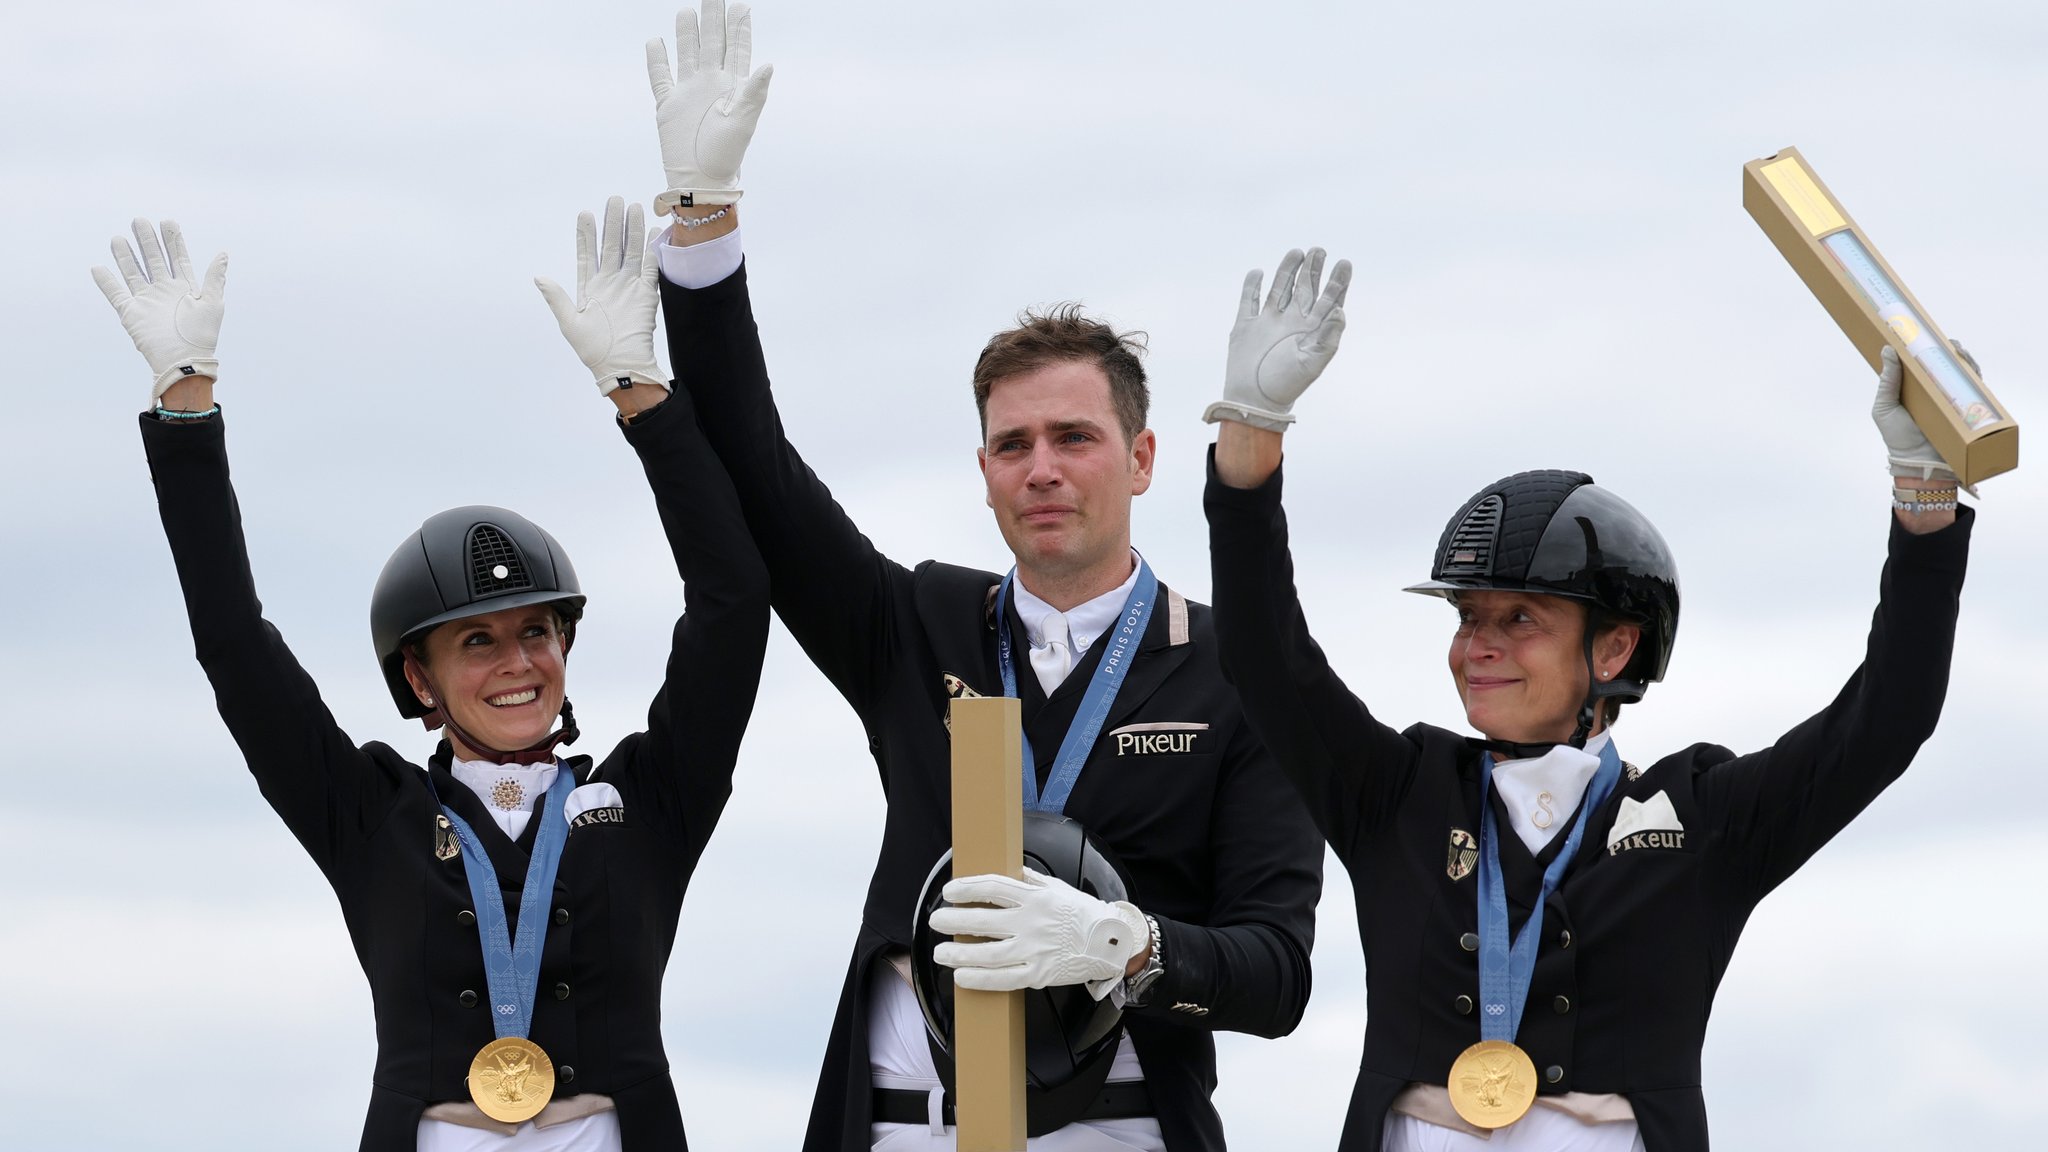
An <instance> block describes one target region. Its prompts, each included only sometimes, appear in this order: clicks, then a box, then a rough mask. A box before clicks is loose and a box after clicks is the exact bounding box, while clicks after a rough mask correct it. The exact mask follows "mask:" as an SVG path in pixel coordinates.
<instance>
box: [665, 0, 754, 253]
mask: <svg viewBox="0 0 2048 1152" xmlns="http://www.w3.org/2000/svg"><path fill="white" fill-rule="evenodd" d="M702 3H703V18H702V19H701V20H700V19H699V18H698V14H697V13H695V12H692V11H690V10H689V9H687V8H685V9H683V10H682V11H680V12H678V13H676V66H675V71H674V72H670V71H669V66H668V46H667V45H665V44H663V43H662V42H661V41H660V40H658V39H657V40H649V41H648V42H647V80H648V83H649V84H651V85H653V87H654V126H655V129H656V131H657V132H659V133H660V135H661V166H662V167H663V168H664V169H666V170H667V172H668V191H666V192H663V193H662V194H661V195H659V196H656V197H655V198H654V211H655V213H656V214H657V215H663V214H667V213H669V212H673V211H674V210H675V208H676V206H677V205H678V204H684V205H692V206H694V205H698V204H731V203H733V202H735V201H737V200H738V199H739V198H740V161H741V160H742V159H744V158H745V157H746V154H747V142H748V141H750V140H752V139H753V138H754V125H755V124H756V123H758V122H759V121H760V119H761V105H762V104H764V103H765V102H766V101H767V99H768V81H769V80H770V79H771V78H772V77H773V76H774V75H775V68H774V66H773V65H770V66H768V67H764V68H762V69H761V70H760V71H759V72H755V73H753V74H751V75H749V74H748V68H749V66H750V65H751V64H752V62H753V55H754V16H753V12H752V11H751V10H749V9H748V7H747V6H746V5H745V4H734V5H733V6H732V9H731V10H730V11H727V9H726V6H725V0H702Z"/></svg>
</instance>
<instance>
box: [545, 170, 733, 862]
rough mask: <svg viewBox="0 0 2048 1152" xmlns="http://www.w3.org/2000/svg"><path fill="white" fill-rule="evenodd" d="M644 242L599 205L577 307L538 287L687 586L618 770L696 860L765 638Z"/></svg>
mask: <svg viewBox="0 0 2048 1152" xmlns="http://www.w3.org/2000/svg"><path fill="white" fill-rule="evenodd" d="M644 236H645V231H644V228H643V224H642V216H641V210H640V206H639V205H638V204H635V205H632V206H631V207H630V208H628V207H626V206H625V203H624V201H623V200H621V199H620V198H619V197H616V196H615V197H613V198H612V199H611V201H610V202H609V203H608V204H607V205H606V206H605V226H604V232H603V235H602V237H600V236H599V234H598V232H597V227H596V221H595V220H594V219H592V217H591V215H590V213H587V212H586V213H584V214H583V215H581V216H580V217H578V219H577V222H576V252H577V283H576V297H575V299H574V300H573V301H572V300H571V299H570V297H569V295H568V293H567V292H564V291H563V290H562V288H561V287H560V286H558V285H556V284H555V283H554V282H553V281H551V280H546V279H542V280H539V281H537V282H536V283H538V285H539V286H540V290H541V295H542V296H543V297H544V298H546V300H547V302H548V306H549V308H550V309H552V310H553V311H554V314H555V319H556V321H557V322H559V323H560V324H561V327H562V334H563V336H564V337H566V338H567V339H568V341H569V345H570V347H571V348H573V349H575V350H576V353H577V355H578V357H579V358H580V359H581V360H582V361H583V363H584V366H585V367H587V368H589V369H590V370H591V372H592V373H593V374H594V376H595V378H596V382H597V387H598V391H599V393H600V394H601V395H603V396H605V397H607V398H608V399H610V400H611V402H612V403H613V404H614V405H616V406H617V408H618V410H619V421H620V427H621V428H622V430H623V431H624V433H625V436H626V441H627V443H629V444H631V445H632V446H633V449H634V451H636V452H638V453H639V455H640V462H641V466H642V467H643V468H644V469H645V471H646V473H647V483H648V486H649V487H650V488H651V489H652V490H653V492H654V502H655V508H656V510H657V511H658V512H659V514H660V516H661V526H662V531H663V532H664V533H665V534H666V535H667V537H668V545H669V551H670V553H671V554H672V555H673V556H674V558H675V565H676V572H677V574H678V575H680V576H681V577H682V578H683V602H684V611H683V616H682V618H681V619H680V620H677V621H676V625H675V632H674V636H673V639H672V641H671V644H670V648H669V658H668V670H667V676H666V677H665V678H664V680H663V682H662V686H661V690H660V691H659V692H658V693H657V694H656V695H655V698H654V702H653V704H652V705H651V706H650V707H649V708H648V710H647V730H646V731H645V732H644V733H641V734H639V735H638V736H635V737H631V738H629V739H630V741H631V746H630V749H629V750H628V753H627V758H626V764H627V765H628V768H629V771H631V772H632V773H633V775H634V776H635V778H636V781H637V782H638V783H639V784H640V786H641V787H642V788H643V789H644V790H645V792H646V793H647V794H648V795H650V796H651V797H653V798H655V800H656V802H657V803H661V804H664V805H667V806H669V807H670V815H671V817H672V818H673V819H674V820H675V822H676V825H677V826H679V827H681V828H683V829H684V830H685V841H686V846H685V851H686V854H687V856H688V858H689V859H690V860H691V861H694V860H695V858H696V856H697V854H698V853H700V852H701V851H703V847H704V844H705V843H706V841H708V840H709V839H710V837H711V831H712V828H713V827H714V826H715V825H716V824H717V822H718V816H719V813H720V812H722V811H723V810H724V808H725V802H726V799H727V798H728V797H729V796H730V795H731V793H732V773H733V765H734V763H735V761H736V760H737V759H738V756H739V746H740V739H741V737H742V736H743V735H745V733H746V727H747V720H748V718H749V717H750V716H751V715H752V714H753V709H754V697H755V692H756V689H757V688H758V687H759V685H760V681H761V661H762V657H763V655H764V653H765V651H766V648H767V643H768V572H767V569H766V568H765V567H764V566H763V565H762V563H761V557H760V554H759V553H758V552H757V551H756V550H755V548H754V542H753V538H752V537H751V536H749V535H748V533H747V526H746V523H745V521H744V520H743V519H742V518H741V515H740V509H739V501H738V498H737V497H736V496H735V495H734V494H733V490H732V483H731V482H730V481H729V480H728V479H727V478H726V475H725V468H724V466H723V465H721V464H720V463H719V461H718V457H717V456H716V455H714V454H713V453H712V451H711V446H710V445H709V444H707V443H705V441H704V436H703V433H702V432H701V431H699V430H698V427H697V420H696V414H695V412H694V411H692V407H691V403H690V398H689V397H688V396H687V395H682V394H678V395H674V396H671V395H670V394H669V390H668V387H667V385H665V384H663V383H662V382H661V381H662V377H661V373H660V370H659V366H658V365H657V364H656V362H655V359H654V313H655V307H656V303H657V301H658V300H659V298H660V289H659V288H658V287H657V284H656V279H657V275H658V274H657V272H656V265H655V260H656V258H655V256H654V255H653V254H652V253H651V252H649V251H647V249H646V247H645V245H644V244H643V242H642V239H643V237H644Z"/></svg>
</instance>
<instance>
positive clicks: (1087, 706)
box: [996, 557, 1159, 815]
mask: <svg viewBox="0 0 2048 1152" xmlns="http://www.w3.org/2000/svg"><path fill="white" fill-rule="evenodd" d="M1016 579H1017V570H1016V569H1015V568H1011V569H1010V571H1009V574H1008V575H1006V576H1004V577H1003V583H1002V586H1001V587H1000V588H998V589H997V590H996V667H997V669H998V670H999V671H1001V673H1002V676H1003V695H1005V696H1009V697H1012V698H1014V697H1015V696H1016V695H1017V657H1016V652H1015V649H1014V646H1013V645H1012V644H1011V641H1010V615H1009V611H1008V609H1009V603H1010V585H1011V584H1012V583H1014V582H1015V581H1016ZM1158 598H1159V579H1158V578H1157V577H1155V576H1154V575H1152V566H1151V565H1150V564H1147V563H1146V562H1145V560H1144V558H1143V557H1140V558H1139V559H1138V582H1137V584H1136V585H1135V586H1134V587H1133V588H1132V589H1131V594H1130V596H1129V597H1128V598H1126V599H1125V600H1124V606H1123V610H1122V611H1121V612H1119V613H1117V620H1116V624H1115V625H1113V626H1112V627H1111V629H1110V631H1109V634H1108V635H1106V636H1104V637H1103V638H1102V646H1103V651H1102V661H1101V663H1100V664H1098V665H1097V666H1096V668H1095V676H1094V678H1093V679H1092V680H1090V681H1089V682H1088V690H1087V693H1086V694H1085V695H1084V696H1082V698H1081V706H1080V709H1079V710H1078V711H1076V712H1075V713H1074V720H1073V723H1071V724H1069V725H1068V726H1067V734H1066V737H1065V738H1064V739H1063V740H1061V741H1060V750H1059V755H1058V757H1057V758H1056V759H1054V761H1053V767H1052V774H1051V775H1050V776H1048V777H1047V778H1046V781H1045V791H1044V793H1043V794H1041V793H1040V792H1039V790H1038V760H1037V759H1036V758H1035V757H1034V756H1033V755H1032V753H1031V736H1030V734H1029V733H1026V734H1025V735H1024V810H1025V811H1027V812H1051V813H1054V814H1055V815H1057V814H1059V813H1061V812H1064V811H1065V810H1066V807H1067V797H1068V796H1070V795H1072V794H1073V791H1074V782H1075V781H1077V780H1079V779H1080V778H1081V769H1082V768H1083V767H1084V766H1086V764H1087V763H1088V753H1089V752H1090V751H1091V750H1092V749H1093V748H1094V747H1095V740H1096V737H1098V736H1100V735H1102V725H1103V723H1104V722H1105V721H1106V720H1108V719H1109V710H1110V708H1111V707H1112V706H1113V705H1115V703H1116V694H1117V692H1118V691H1119V690H1120V689H1122V688H1123V686H1124V678H1125V674H1126V673H1127V672H1129V671H1130V666H1131V656H1132V650H1133V649H1134V648H1135V647H1136V646H1137V643H1138V638H1139V637H1141V636H1143V635H1144V634H1145V624H1146V621H1148V620H1150V619H1151V617H1152V606H1153V602H1154V601H1155V600H1157V599H1158ZM1047 695H1048V696H1049V695H1051V693H1047Z"/></svg>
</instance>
